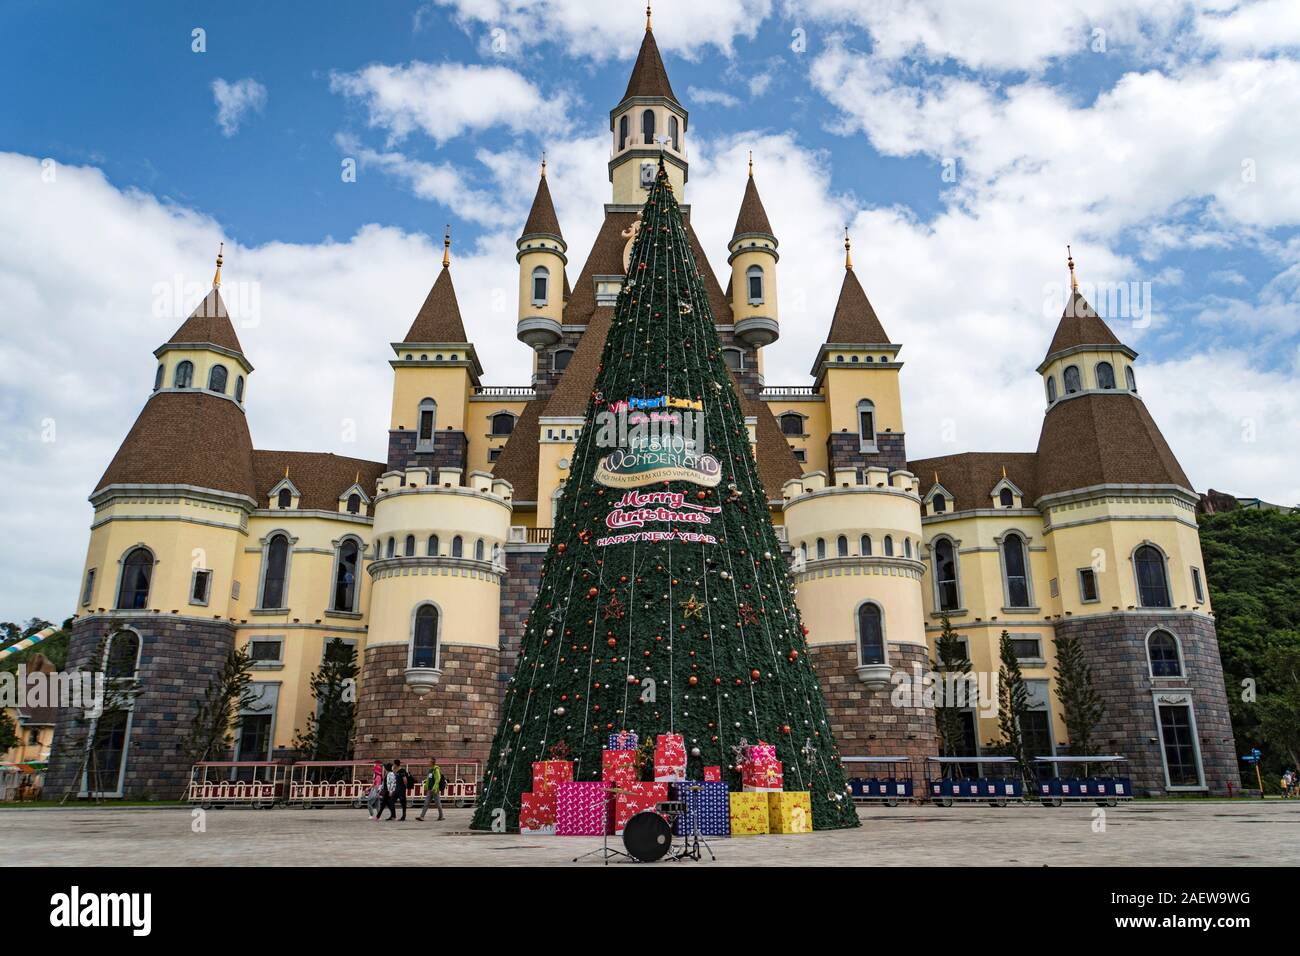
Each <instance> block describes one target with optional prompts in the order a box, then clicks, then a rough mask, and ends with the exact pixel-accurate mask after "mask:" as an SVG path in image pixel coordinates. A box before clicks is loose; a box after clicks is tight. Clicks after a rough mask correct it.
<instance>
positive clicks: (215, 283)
mask: <svg viewBox="0 0 1300 956" xmlns="http://www.w3.org/2000/svg"><path fill="white" fill-rule="evenodd" d="M225 251H226V244H225V243H224V242H223V243H221V245H220V246H218V247H217V272H216V274H215V275H214V276H213V277H212V288H214V289H220V288H221V255H222V253H224V252H225Z"/></svg>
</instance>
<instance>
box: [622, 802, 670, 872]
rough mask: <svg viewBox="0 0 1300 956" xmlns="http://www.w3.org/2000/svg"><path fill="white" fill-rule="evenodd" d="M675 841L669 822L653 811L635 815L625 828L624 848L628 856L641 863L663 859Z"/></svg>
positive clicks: (643, 811)
mask: <svg viewBox="0 0 1300 956" xmlns="http://www.w3.org/2000/svg"><path fill="white" fill-rule="evenodd" d="M672 839H673V831H672V827H670V826H669V825H668V821H667V820H665V819H664V818H663V817H661V816H660V815H659V814H657V813H655V812H654V811H653V810H642V811H641V812H640V813H637V814H634V815H633V817H632V819H631V820H628V821H627V825H626V826H625V827H624V828H623V846H624V847H626V848H627V852H628V855H629V856H631V857H632V859H634V860H637V861H638V862H640V863H653V862H655V861H656V860H660V859H663V856H664V854H665V853H667V852H668V847H669V846H670V845H671V843H672Z"/></svg>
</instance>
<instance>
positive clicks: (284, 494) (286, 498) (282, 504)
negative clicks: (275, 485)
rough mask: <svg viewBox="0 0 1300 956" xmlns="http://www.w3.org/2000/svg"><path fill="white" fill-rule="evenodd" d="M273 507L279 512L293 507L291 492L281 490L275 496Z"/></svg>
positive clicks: (285, 489) (284, 489)
mask: <svg viewBox="0 0 1300 956" xmlns="http://www.w3.org/2000/svg"><path fill="white" fill-rule="evenodd" d="M275 506H276V507H277V508H279V509H280V510H281V511H283V510H285V509H286V508H292V507H293V492H292V491H290V490H289V489H288V488H281V489H280V494H279V495H278V496H276V500H275Z"/></svg>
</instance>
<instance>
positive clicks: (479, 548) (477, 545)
mask: <svg viewBox="0 0 1300 956" xmlns="http://www.w3.org/2000/svg"><path fill="white" fill-rule="evenodd" d="M484 554H486V551H485V550H484V546H483V539H482V538H479V539H478V540H477V541H475V542H474V560H475V561H482V560H483V556H484Z"/></svg>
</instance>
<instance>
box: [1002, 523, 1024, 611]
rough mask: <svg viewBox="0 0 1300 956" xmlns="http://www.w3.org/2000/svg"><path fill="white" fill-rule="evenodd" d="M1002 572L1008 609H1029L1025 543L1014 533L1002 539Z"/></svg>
mask: <svg viewBox="0 0 1300 956" xmlns="http://www.w3.org/2000/svg"><path fill="white" fill-rule="evenodd" d="M1002 572H1003V575H1004V577H1005V578H1006V586H1007V607H1029V570H1028V567H1027V563H1026V561H1025V542H1024V540H1023V539H1022V538H1021V537H1020V535H1018V534H1015V533H1014V532H1013V533H1012V534H1009V535H1007V536H1006V537H1005V538H1003V539H1002Z"/></svg>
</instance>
